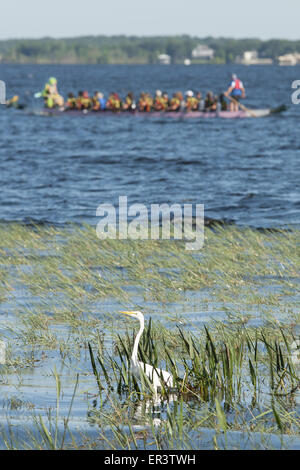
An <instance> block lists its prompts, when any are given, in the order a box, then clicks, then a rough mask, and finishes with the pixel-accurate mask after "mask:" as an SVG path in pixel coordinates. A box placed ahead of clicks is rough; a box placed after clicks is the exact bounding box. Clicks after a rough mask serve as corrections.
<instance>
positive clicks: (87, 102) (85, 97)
mask: <svg viewBox="0 0 300 470" xmlns="http://www.w3.org/2000/svg"><path fill="white" fill-rule="evenodd" d="M81 104H82V108H83V109H90V108H91V107H92V100H91V98H90V97H89V93H88V91H86V90H85V91H84V92H83V93H82V98H81Z"/></svg>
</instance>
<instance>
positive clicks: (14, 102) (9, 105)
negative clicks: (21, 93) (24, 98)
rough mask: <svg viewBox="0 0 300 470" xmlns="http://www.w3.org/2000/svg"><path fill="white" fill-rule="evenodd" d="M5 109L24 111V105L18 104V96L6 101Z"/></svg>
mask: <svg viewBox="0 0 300 470" xmlns="http://www.w3.org/2000/svg"><path fill="white" fill-rule="evenodd" d="M6 107H7V108H15V109H24V105H23V104H20V103H19V97H18V95H15V96H13V97H12V98H11V99H10V100H7V101H6Z"/></svg>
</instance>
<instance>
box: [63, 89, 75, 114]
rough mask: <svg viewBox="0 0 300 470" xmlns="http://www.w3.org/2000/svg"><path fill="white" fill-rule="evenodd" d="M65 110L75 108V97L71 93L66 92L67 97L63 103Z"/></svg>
mask: <svg viewBox="0 0 300 470" xmlns="http://www.w3.org/2000/svg"><path fill="white" fill-rule="evenodd" d="M65 107H66V111H70V110H72V109H76V98H75V96H74V95H73V93H68V99H67V101H66V103H65Z"/></svg>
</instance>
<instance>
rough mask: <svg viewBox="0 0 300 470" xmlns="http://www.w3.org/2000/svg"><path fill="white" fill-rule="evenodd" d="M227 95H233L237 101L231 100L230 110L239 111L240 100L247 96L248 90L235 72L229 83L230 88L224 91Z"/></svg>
mask: <svg viewBox="0 0 300 470" xmlns="http://www.w3.org/2000/svg"><path fill="white" fill-rule="evenodd" d="M224 95H225V96H227V97H230V96H231V97H232V98H233V99H234V100H235V101H233V100H232V101H231V102H230V111H234V112H236V111H238V110H239V103H238V102H239V100H240V99H241V98H245V96H246V92H245V88H244V85H243V82H242V81H241V80H240V79H239V78H238V77H237V76H236V74H235V73H233V74H232V76H231V83H230V85H229V88H228V90H227V91H226V92H225V93H224Z"/></svg>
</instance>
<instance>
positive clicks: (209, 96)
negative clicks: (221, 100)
mask: <svg viewBox="0 0 300 470" xmlns="http://www.w3.org/2000/svg"><path fill="white" fill-rule="evenodd" d="M213 105H214V95H213V93H212V91H208V92H207V93H206V97H205V102H204V109H205V111H212V107H213Z"/></svg>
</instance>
